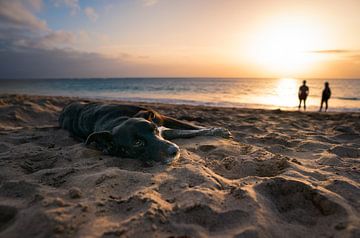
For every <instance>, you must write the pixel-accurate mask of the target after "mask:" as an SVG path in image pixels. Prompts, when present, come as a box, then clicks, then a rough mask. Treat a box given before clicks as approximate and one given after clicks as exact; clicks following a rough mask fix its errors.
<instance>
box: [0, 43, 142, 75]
mask: <svg viewBox="0 0 360 238" xmlns="http://www.w3.org/2000/svg"><path fill="white" fill-rule="evenodd" d="M0 62H2V63H1V64H0V72H1V74H0V78H3V79H4V78H5V79H6V78H7V79H9V78H59V77H61V78H66V77H114V76H128V75H134V74H135V73H136V72H138V71H139V69H138V67H139V66H138V65H137V64H135V63H130V62H128V61H126V60H125V59H120V58H118V59H110V58H107V57H104V56H102V55H100V54H97V53H87V52H81V51H75V50H71V49H28V48H24V49H20V48H18V50H16V51H13V50H11V51H10V50H3V51H0ZM140 67H141V66H140Z"/></svg>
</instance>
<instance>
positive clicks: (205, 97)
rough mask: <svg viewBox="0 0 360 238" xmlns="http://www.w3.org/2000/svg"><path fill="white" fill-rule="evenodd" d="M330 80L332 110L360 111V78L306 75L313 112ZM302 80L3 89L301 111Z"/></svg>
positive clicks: (59, 82)
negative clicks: (326, 82) (299, 102)
mask: <svg viewBox="0 0 360 238" xmlns="http://www.w3.org/2000/svg"><path fill="white" fill-rule="evenodd" d="M325 81H328V82H329V83H330V88H331V90H332V98H331V99H330V101H329V105H330V111H360V98H359V95H360V79H326V80H325V79H307V84H308V86H309V87H310V95H309V97H308V100H307V108H308V110H317V109H318V107H319V105H320V100H321V98H320V97H321V92H322V89H323V84H324V82H325ZM301 82H302V79H293V78H282V79H278V78H83V79H17V80H10V79H7V80H6V79H3V80H0V93H7V94H9V93H18V94H30V95H48V96H77V97H83V98H100V99H112V100H127V101H142V102H159V103H171V104H187V105H207V106H219V107H247V108H264V109H277V108H280V109H284V110H297V105H298V98H297V93H298V88H299V86H300V85H301Z"/></svg>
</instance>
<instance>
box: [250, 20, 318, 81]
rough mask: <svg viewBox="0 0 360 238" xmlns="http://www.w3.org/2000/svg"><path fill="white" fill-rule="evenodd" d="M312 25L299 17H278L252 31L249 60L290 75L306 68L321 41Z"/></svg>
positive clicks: (280, 73) (308, 66) (274, 71)
mask: <svg viewBox="0 0 360 238" xmlns="http://www.w3.org/2000/svg"><path fill="white" fill-rule="evenodd" d="M320 34H321V33H320V32H319V30H317V29H316V27H315V25H314V24H310V23H309V22H306V21H304V20H302V19H295V20H294V19H290V20H289V19H281V20H279V21H277V22H272V23H269V24H268V25H267V26H266V27H263V28H262V30H260V31H258V32H257V33H255V34H254V37H255V38H253V39H252V42H251V43H250V47H249V49H250V50H249V51H250V52H249V53H250V57H251V58H252V60H253V61H254V62H255V63H256V64H259V65H261V66H262V68H265V69H267V70H268V71H270V72H272V73H275V74H278V75H279V76H287V77H289V76H290V77H291V76H294V75H296V74H299V73H303V72H304V71H306V70H309V69H310V67H311V64H312V63H313V62H314V60H315V58H314V55H313V54H311V53H309V52H310V51H311V50H312V49H314V48H316V47H317V46H318V45H319V42H320V41H321V37H320V36H319V35H320Z"/></svg>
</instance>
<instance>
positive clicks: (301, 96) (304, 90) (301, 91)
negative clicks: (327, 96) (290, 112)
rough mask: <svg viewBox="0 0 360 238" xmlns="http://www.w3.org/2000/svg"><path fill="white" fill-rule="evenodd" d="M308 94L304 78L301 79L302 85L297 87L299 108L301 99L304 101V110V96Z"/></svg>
mask: <svg viewBox="0 0 360 238" xmlns="http://www.w3.org/2000/svg"><path fill="white" fill-rule="evenodd" d="M308 95H309V87H308V86H306V80H304V81H303V85H301V86H300V88H299V110H300V108H301V101H304V110H306V98H307V96H308Z"/></svg>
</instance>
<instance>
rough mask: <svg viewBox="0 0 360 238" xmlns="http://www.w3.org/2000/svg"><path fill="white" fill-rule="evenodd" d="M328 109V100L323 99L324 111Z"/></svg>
mask: <svg viewBox="0 0 360 238" xmlns="http://www.w3.org/2000/svg"><path fill="white" fill-rule="evenodd" d="M327 109H328V100H325V112H326V111H327Z"/></svg>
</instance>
